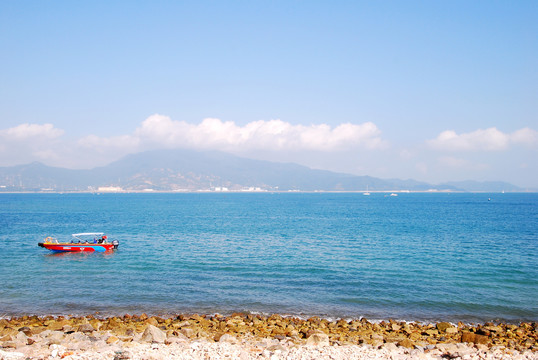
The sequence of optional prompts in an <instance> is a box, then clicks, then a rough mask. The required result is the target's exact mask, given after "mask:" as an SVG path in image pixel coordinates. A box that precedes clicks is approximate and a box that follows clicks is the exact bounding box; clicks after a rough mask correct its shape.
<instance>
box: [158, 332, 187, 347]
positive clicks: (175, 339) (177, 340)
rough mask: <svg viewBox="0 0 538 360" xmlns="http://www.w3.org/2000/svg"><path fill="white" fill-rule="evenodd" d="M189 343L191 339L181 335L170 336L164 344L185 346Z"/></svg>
mask: <svg viewBox="0 0 538 360" xmlns="http://www.w3.org/2000/svg"><path fill="white" fill-rule="evenodd" d="M188 342H189V339H188V338H187V337H186V336H184V335H182V334H179V335H177V336H169V337H168V338H167V339H166V341H165V342H164V343H165V344H166V345H170V344H185V343H188Z"/></svg>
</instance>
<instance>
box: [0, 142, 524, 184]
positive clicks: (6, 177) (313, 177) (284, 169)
mask: <svg viewBox="0 0 538 360" xmlns="http://www.w3.org/2000/svg"><path fill="white" fill-rule="evenodd" d="M120 188H121V190H124V191H207V190H213V191H215V190H217V191H224V190H229V191H244V190H262V191H364V190H366V189H368V190H370V191H405V190H409V191H429V190H435V191H488V192H500V191H524V189H521V188H519V187H517V186H515V185H512V184H509V183H506V182H476V181H462V182H447V183H443V184H437V185H432V184H429V183H425V182H420V181H415V180H400V179H379V178H375V177H371V176H356V175H350V174H343V173H335V172H331V171H325V170H315V169H310V168H308V167H306V166H302V165H298V164H292V163H276V162H270V161H262V160H252V159H247V158H242V157H238V156H235V155H231V154H227V153H224V152H219V151H193V150H155V151H147V152H143V153H138V154H131V155H127V156H125V157H124V158H122V159H120V160H118V161H115V162H112V163H110V164H109V165H106V166H102V167H97V168H94V169H89V170H75V169H65V168H58V167H51V166H47V165H44V164H42V163H39V162H34V163H31V164H26V165H17V166H10V167H0V191H3V192H7V191H99V189H101V190H109V191H110V190H120Z"/></svg>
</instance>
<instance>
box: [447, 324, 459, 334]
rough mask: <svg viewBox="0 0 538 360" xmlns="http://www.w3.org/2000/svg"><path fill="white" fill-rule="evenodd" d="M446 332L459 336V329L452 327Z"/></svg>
mask: <svg viewBox="0 0 538 360" xmlns="http://www.w3.org/2000/svg"><path fill="white" fill-rule="evenodd" d="M445 332H446V333H447V334H457V333H458V329H457V328H455V327H453V326H452V327H449V328H446V329H445Z"/></svg>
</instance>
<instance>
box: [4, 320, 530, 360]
mask: <svg viewBox="0 0 538 360" xmlns="http://www.w3.org/2000/svg"><path fill="white" fill-rule="evenodd" d="M0 345H1V348H0V359H6V360H7V359H53V358H63V359H68V360H69V359H73V360H75V359H115V360H121V359H142V358H144V359H165V358H166V359H183V358H189V359H198V358H200V359H203V358H211V359H218V358H242V359H250V358H252V359H254V358H271V359H286V358H332V359H350V358H355V359H363V358H372V357H380V358H387V357H396V358H402V359H406V358H424V359H441V358H457V357H460V358H469V359H474V358H476V359H479V358H485V357H487V358H488V359H489V358H492V359H501V358H521V359H538V323H530V322H524V323H520V324H519V325H515V324H505V323H502V324H493V323H485V324H463V323H462V322H459V323H457V324H454V323H449V322H439V323H436V324H421V323H415V322H399V321H394V320H384V321H381V322H370V321H368V320H367V319H364V318H363V319H355V320H343V319H339V320H334V321H330V320H327V319H321V318H318V317H312V318H309V319H300V318H296V317H283V316H281V315H276V314H275V315H271V316H262V315H253V314H244V313H235V314H232V315H230V316H222V315H219V314H216V315H197V314H181V315H176V316H173V317H166V318H162V317H158V316H147V315H146V314H141V315H124V316H122V317H116V316H114V317H104V318H100V317H96V316H94V315H87V316H78V317H69V316H57V317H53V316H44V317H38V316H21V317H12V318H10V319H0Z"/></svg>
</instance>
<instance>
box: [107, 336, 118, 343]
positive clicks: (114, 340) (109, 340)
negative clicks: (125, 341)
mask: <svg viewBox="0 0 538 360" xmlns="http://www.w3.org/2000/svg"><path fill="white" fill-rule="evenodd" d="M118 341H120V339H118V338H117V337H115V336H114V335H112V336H109V337H108V338H107V339H106V343H107V344H114V343H116V342H118Z"/></svg>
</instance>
